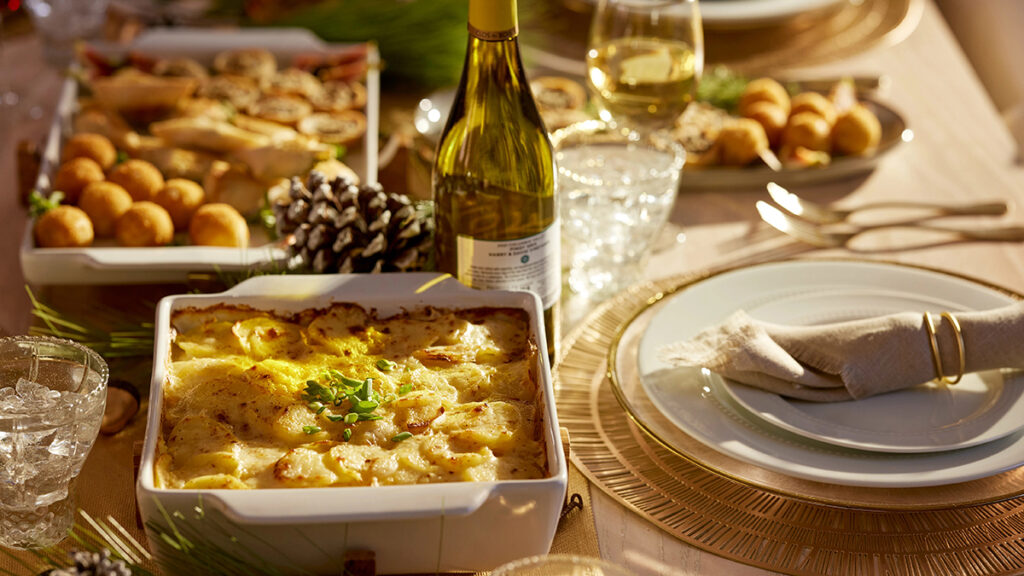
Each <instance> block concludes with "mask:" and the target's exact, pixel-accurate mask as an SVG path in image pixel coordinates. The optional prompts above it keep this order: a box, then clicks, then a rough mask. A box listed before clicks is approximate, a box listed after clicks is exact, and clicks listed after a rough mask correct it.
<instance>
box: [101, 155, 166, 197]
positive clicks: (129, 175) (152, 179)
mask: <svg viewBox="0 0 1024 576" xmlns="http://www.w3.org/2000/svg"><path fill="white" fill-rule="evenodd" d="M107 180H110V181H111V182H113V183H115V184H118V185H120V186H121V187H122V188H124V189H125V190H127V191H128V193H129V194H131V195H132V200H135V201H136V202H143V201H149V200H153V198H155V197H156V193H157V192H159V191H160V189H161V188H163V187H164V176H163V174H161V173H160V170H157V168H156V166H154V165H152V164H150V163H149V162H146V161H145V160H139V159H136V158H133V159H131V160H126V161H125V162H122V163H121V164H118V165H117V166H115V167H114V169H113V170H111V171H110V175H109V176H108V177H107Z"/></svg>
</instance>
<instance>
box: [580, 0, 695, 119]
mask: <svg viewBox="0 0 1024 576" xmlns="http://www.w3.org/2000/svg"><path fill="white" fill-rule="evenodd" d="M703 68H704V31H703V27H702V25H701V19H700V8H699V6H698V2H697V0H600V1H599V2H598V4H597V6H596V8H595V9H594V17H593V21H592V23H591V26H590V37H589V42H588V48H587V85H588V87H589V88H590V91H591V94H592V95H593V97H594V100H595V102H596V103H597V106H598V111H599V114H600V115H601V118H602V120H604V121H606V122H616V123H620V124H625V125H629V126H635V127H638V128H664V127H668V126H671V124H672V122H673V121H674V120H675V119H676V118H677V117H678V116H679V115H680V114H682V112H683V110H685V109H686V106H687V105H688V104H689V103H690V102H691V101H692V100H693V99H694V98H695V97H696V93H697V83H698V82H699V81H700V77H701V73H702V72H703Z"/></svg>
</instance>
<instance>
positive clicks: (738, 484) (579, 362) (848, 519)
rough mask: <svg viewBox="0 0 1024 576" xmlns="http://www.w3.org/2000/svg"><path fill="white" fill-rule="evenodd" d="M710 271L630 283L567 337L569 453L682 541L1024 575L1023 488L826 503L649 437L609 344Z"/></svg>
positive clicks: (839, 563) (799, 557)
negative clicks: (995, 495) (614, 378)
mask: <svg viewBox="0 0 1024 576" xmlns="http://www.w3.org/2000/svg"><path fill="white" fill-rule="evenodd" d="M706 276H707V274H706V273H703V274H689V275H684V276H677V277H673V278H669V279H666V280H662V281H659V282H651V283H647V284H641V285H638V286H634V287H633V288H631V289H630V290H628V291H627V292H625V293H622V294H620V295H618V296H616V297H615V298H613V299H612V300H610V301H608V302H605V303H604V304H602V305H601V306H600V307H599V308H598V309H597V310H595V311H594V312H593V313H592V314H591V315H590V317H588V318H587V320H586V321H585V322H584V323H583V324H582V325H581V326H580V327H579V328H577V329H576V330H575V331H574V332H573V333H572V334H570V335H569V337H568V338H566V340H565V348H564V350H563V354H562V357H561V359H560V362H559V366H558V369H557V371H556V403H557V406H558V418H559V422H560V424H561V425H562V426H564V427H567V428H568V429H569V431H570V434H571V436H572V438H573V462H574V463H576V464H577V465H578V466H579V467H580V469H581V470H582V471H583V473H584V474H585V475H586V476H587V477H588V478H590V480H591V481H593V482H594V484H595V485H596V486H597V487H598V488H600V489H601V490H603V491H604V492H606V493H607V494H608V495H609V496H611V497H612V498H613V499H615V500H616V501H618V502H620V503H621V504H623V505H624V506H626V507H628V508H630V509H632V510H633V511H635V512H636V513H638V514H640V515H641V516H643V517H644V518H646V519H648V520H650V521H651V522H653V523H654V524H655V525H657V526H659V527H660V528H661V529H663V530H665V531H666V532H668V533H669V534H672V535H673V536H675V537H677V538H679V539H680V540H682V541H684V542H687V543H689V544H692V545H694V546H697V547H699V548H701V549H704V550H707V551H709V552H712V553H715V554H718V555H720V556H723V557H726V558H729V559H732V560H736V561H739V562H742V563H746V564H750V565H753V566H758V567H761V568H765V569H769V570H774V571H778V572H783V573H787V574H793V575H801V576H802V575H808V576H810V575H814V576H819V575H821V574H830V575H835V576H842V575H846V574H893V575H897V574H909V575H915V576H922V575H927V574H936V575H943V576H945V575H948V574H964V575H969V576H975V575H976V576H981V575H996V574H1021V573H1024V497H1010V498H1006V499H995V500H992V501H986V502H982V503H978V504H975V505H969V506H960V505H958V506H950V507H945V508H944V507H941V506H930V507H928V508H927V509H921V510H895V509H873V508H866V507H858V506H850V505H843V504H837V503H833V502H822V501H820V500H814V499H810V498H803V497H801V496H800V495H799V494H794V493H792V492H786V491H778V490H772V489H771V488H770V486H764V485H757V484H756V483H753V482H745V481H741V480H738V479H735V478H732V477H729V476H727V475H724V474H720V473H717V472H715V471H714V470H710V469H708V468H707V467H705V466H702V465H701V464H700V462H698V461H695V460H692V459H687V458H683V457H681V456H680V455H678V454H676V453H674V452H673V451H672V450H669V449H668V448H666V447H665V446H662V445H660V444H658V443H657V442H655V441H654V440H653V439H652V438H650V437H648V436H647V435H646V434H645V433H644V432H643V431H642V430H641V429H640V428H639V427H638V426H637V425H636V424H635V423H634V422H633V421H632V420H631V418H629V417H627V414H625V413H624V410H623V408H622V407H621V406H620V404H619V403H618V401H617V400H616V398H615V394H614V393H613V391H612V389H611V386H610V379H609V378H608V374H607V359H606V357H607V353H608V350H609V347H610V346H611V344H612V342H613V340H614V339H615V338H616V335H617V333H618V331H619V329H620V327H621V326H622V323H623V322H627V321H629V320H630V319H631V318H633V317H634V316H635V314H636V313H637V311H638V310H640V309H642V308H644V307H645V306H647V305H648V304H649V302H650V301H651V299H652V298H656V297H658V296H659V295H660V294H662V293H664V292H667V291H671V290H673V289H676V288H678V287H679V286H681V285H685V284H688V283H692V282H694V281H697V280H699V279H701V278H704V277H706ZM765 478H766V479H767V481H768V482H771V476H765ZM844 488H845V487H844ZM963 489H965V490H970V485H969V484H965V485H964V488H963ZM969 500H970V497H969V495H967V496H965V497H963V498H958V499H957V501H969Z"/></svg>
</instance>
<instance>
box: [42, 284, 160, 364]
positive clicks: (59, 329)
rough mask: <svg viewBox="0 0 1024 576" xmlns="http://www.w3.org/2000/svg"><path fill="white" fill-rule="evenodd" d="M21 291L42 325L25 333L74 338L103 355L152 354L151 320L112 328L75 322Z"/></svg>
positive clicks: (124, 356) (125, 356)
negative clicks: (26, 296) (30, 303)
mask: <svg viewBox="0 0 1024 576" xmlns="http://www.w3.org/2000/svg"><path fill="white" fill-rule="evenodd" d="M25 291H26V292H28V298H29V300H30V301H31V302H32V315H33V316H35V317H36V318H38V319H39V320H41V321H42V323H43V325H42V326H38V325H34V326H32V327H30V328H29V334H32V335H34V336H53V337H56V338H66V339H68V340H74V341H75V342H78V343H80V344H82V345H84V346H88V347H89V348H92V349H93V350H95V351H96V353H97V354H99V355H100V356H103V357H105V358H130V357H138V356H150V355H152V354H153V326H154V325H153V323H152V322H140V323H138V324H134V325H123V326H118V327H116V328H115V329H112V330H110V329H105V328H101V327H99V326H96V325H92V324H88V323H85V322H75V321H72V320H71V319H69V318H67V317H66V316H64V315H63V314H61V313H60V312H58V311H57V310H55V309H53V308H51V307H50V306H47V305H46V304H43V303H42V302H41V301H40V300H39V299H38V298H36V296H35V294H33V293H32V289H31V288H29V287H28V286H26V287H25Z"/></svg>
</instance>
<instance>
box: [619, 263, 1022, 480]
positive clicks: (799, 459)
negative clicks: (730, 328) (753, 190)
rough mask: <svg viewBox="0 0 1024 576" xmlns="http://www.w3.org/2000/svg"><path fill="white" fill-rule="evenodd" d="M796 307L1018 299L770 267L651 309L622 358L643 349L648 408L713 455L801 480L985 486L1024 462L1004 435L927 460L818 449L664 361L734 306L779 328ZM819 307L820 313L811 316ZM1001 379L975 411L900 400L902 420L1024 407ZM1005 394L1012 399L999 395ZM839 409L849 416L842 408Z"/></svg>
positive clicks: (885, 275) (851, 271)
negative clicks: (669, 349) (670, 349)
mask: <svg viewBox="0 0 1024 576" xmlns="http://www.w3.org/2000/svg"><path fill="white" fill-rule="evenodd" d="M827 295H832V296H835V299H836V301H838V302H840V303H839V304H836V305H830V306H824V305H822V304H820V303H817V304H815V300H816V299H822V300H827V299H828V298H827ZM847 298H849V300H847ZM844 301H845V302H846V304H843V303H842V302H844ZM800 302H803V303H805V304H807V305H808V308H810V309H811V310H809V311H808V312H807V313H805V314H802V315H801V314H800V313H797V312H794V316H793V319H791V320H790V321H793V322H796V321H803V322H805V323H809V322H814V321H819V322H820V321H837V320H839V319H849V318H856V317H863V316H864V315H865V314H866V313H869V314H874V313H878V312H879V311H883V310H884V311H893V310H895V309H905V308H909V309H914V308H913V307H915V306H916V307H917V309H921V307H926V308H931V309H932V310H946V309H948V310H951V311H956V310H984V309H991V308H997V307H1001V306H1005V305H1007V304H1010V303H1012V302H1014V298H1013V297H1012V296H1010V295H1008V294H1006V293H1004V292H1002V291H999V290H997V289H995V288H990V287H988V286H984V285H982V284H979V283H976V282H973V281H970V280H967V279H964V278H959V277H955V276H950V275H946V274H942V273H938V272H934V271H930V270H924V269H918V268H911V267H905V266H899V265H895V264H884V263H872V262H832V261H797V262H784V263H772V264H764V265H759V266H753V267H749V268H743V269H738V270H734V271H730V272H726V273H723V274H719V275H716V276H712V277H710V278H708V279H706V280H703V281H700V282H697V283H695V284H693V285H690V286H688V287H686V288H685V289H683V290H681V291H680V292H678V293H676V294H674V295H672V296H671V297H669V298H667V299H666V301H664V302H662V303H660V304H659V305H657V306H655V307H654V308H652V309H651V310H649V311H648V313H649V322H647V323H645V325H644V326H645V327H644V328H642V329H640V328H634V329H632V333H631V330H630V329H629V328H627V330H626V331H625V333H624V334H623V339H622V341H623V343H624V345H623V346H622V347H620V349H619V356H620V357H621V358H620V361H619V362H618V363H619V364H621V362H625V361H626V360H625V358H626V353H627V351H628V349H629V344H628V342H627V341H629V340H630V339H631V338H632V339H633V341H634V342H635V345H636V346H637V347H638V349H637V350H636V352H637V364H638V366H637V368H638V373H639V380H640V382H639V387H638V388H639V389H640V391H641V393H642V394H644V395H645V396H646V398H645V399H644V400H649V401H650V402H651V403H653V404H654V406H655V407H656V409H657V410H658V411H659V412H660V413H661V414H662V415H663V416H664V417H665V418H666V419H667V420H668V421H669V422H671V425H673V426H675V427H676V428H677V429H678V430H681V431H682V432H684V433H686V434H687V435H689V436H691V437H693V438H694V439H696V440H698V441H699V442H701V443H702V444H704V445H706V446H708V447H710V448H712V449H714V450H716V451H719V452H721V453H724V454H726V455H728V456H731V457H733V458H737V459H739V460H742V461H744V462H748V463H752V464H755V465H758V466H761V467H764V468H767V469H770V470H774V471H776V472H780V473H783V474H788V475H791V476H795V477H800V478H805V479H809V480H815V481H820V482H828V483H836V484H845V485H851V486H873V487H893V488H895V487H916V486H934V485H943V484H952V483H956V482H964V481H968V480H973V479H977V478H983V477H986V476H990V475H992V474H996V473H999V472H1003V471H1005V470H1009V469H1012V468H1016V467H1018V466H1020V465H1021V464H1024V433H1022V432H1010V433H1007V434H1002V435H1000V434H996V435H994V436H995V437H994V438H991V439H989V440H987V441H984V442H983V443H981V444H979V445H976V446H973V447H965V448H960V449H952V450H950V449H944V450H941V451H936V452H922V453H890V452H883V451H877V450H875V451H871V450H861V449H852V448H849V447H844V446H838V445H836V444H834V443H829V442H825V441H821V438H825V437H826V436H825V435H824V434H822V435H820V438H818V439H815V438H811V437H808V436H809V434H804V435H798V434H794V433H793V432H792V431H791V430H786V429H784V428H782V427H780V426H778V425H776V424H774V423H769V421H768V420H766V419H765V418H764V415H763V414H762V415H755V414H754V413H752V412H750V411H748V410H747V409H746V408H744V407H743V406H741V405H740V404H739V403H738V402H736V401H734V400H733V398H732V397H730V395H729V393H728V392H727V391H726V389H725V384H724V382H723V380H722V378H720V377H718V376H717V375H715V374H713V373H711V372H708V371H706V370H701V369H696V368H678V367H672V366H669V365H668V364H666V363H664V362H663V361H662V360H660V358H659V357H658V350H660V349H661V348H662V347H663V346H664V345H666V344H670V343H672V342H676V341H679V340H683V339H686V338H690V337H692V336H694V335H696V334H697V333H698V332H699V331H701V330H702V329H704V328H707V327H710V326H713V325H715V324H719V323H721V322H722V321H724V320H725V319H726V318H727V317H728V316H729V315H730V314H732V313H733V312H734V311H736V310H738V309H744V310H748V311H751V313H752V315H753V316H754V317H755V318H757V317H759V316H758V315H759V314H765V315H774V316H772V320H774V321H780V320H783V319H782V318H780V317H779V316H778V314H779V313H780V311H785V310H786V309H787V308H788V309H790V310H792V309H793V308H792V306H794V305H795V306H797V307H799V306H800V304H799V303H800ZM794 303H796V304H794ZM815 306H817V309H818V315H815V312H814V311H813V309H814V307H815ZM865 306H866V307H865ZM640 330H642V332H639V331H640ZM638 332H639V333H638ZM997 380H998V381H1000V382H1001V379H999V378H995V377H994V376H993V375H985V376H982V377H978V381H977V382H975V384H973V385H974V386H978V387H980V386H986V387H987V386H989V385H990V384H989V383H992V384H991V386H992V390H990V391H987V392H986V394H987V395H988V397H989V398H990V401H985V400H981V401H977V402H974V403H973V405H974V409H970V408H966V409H963V408H953V409H952V412H948V411H947V412H942V409H941V408H939V407H938V403H930V404H929V405H928V406H927V407H924V408H920V407H912V406H909V405H906V404H904V408H905V411H904V415H905V416H906V420H908V421H909V420H912V419H926V420H927V419H931V418H936V417H938V418H939V419H940V420H941V421H944V422H947V423H948V422H949V421H950V419H951V418H953V416H952V415H951V414H956V413H962V412H963V411H967V412H969V413H970V414H971V416H970V419H971V420H977V421H979V422H980V421H982V420H984V419H985V418H994V419H995V420H999V419H1000V418H1001V416H1000V409H998V408H994V407H992V405H995V404H1000V403H1005V404H1007V405H1012V409H1018V408H1017V407H1016V405H1017V404H1018V403H1019V399H1017V398H1019V396H1015V395H1014V394H1012V393H1011V392H1009V389H1010V388H1012V387H1010V386H1002V385H1000V384H999V383H998V382H996V381H997ZM922 392H924V390H920V391H917V392H915V393H922ZM634 393H636V392H634ZM938 393H939V394H940V395H945V394H947V393H946V392H944V391H938ZM1004 394H1006V399H1005V400H997V399H996V398H997V397H998V398H1002V396H1003V395H1004ZM887 397H897V398H898V396H894V395H893V394H888V395H884V396H880V397H878V398H879V399H880V400H881V399H883V398H887ZM947 397H948V396H947ZM635 401H638V400H636V399H633V400H630V399H627V403H631V402H635ZM862 402H864V401H857V402H847V403H843V404H844V405H845V406H847V408H845V409H847V410H850V411H851V412H849V413H848V414H847V415H846V416H845V418H847V421H851V420H852V419H853V418H855V414H860V413H861V408H860V407H861V406H866V405H864V404H861V403H862ZM969 404H970V403H969ZM752 406H753V405H752ZM755 409H756V407H755ZM831 409H834V410H843V409H844V408H843V406H842V405H840V404H836V405H835V406H833V407H832V408H831ZM1008 409H1009V408H1008ZM936 411H938V412H939V416H936V414H935V412H936ZM986 414H988V416H986ZM863 416H864V420H865V421H867V420H869V419H870V418H871V417H870V416H869V415H868V413H867V412H863ZM787 421H789V420H788V419H787ZM908 426H909V424H908ZM972 426H974V425H971V424H968V425H965V427H964V430H962V431H961V432H969V430H968V429H970V428H971V427H972ZM876 430H877V429H876ZM819 431H820V430H819ZM943 443H945V444H949V443H950V442H949V441H948V440H946V441H944V442H943Z"/></svg>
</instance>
